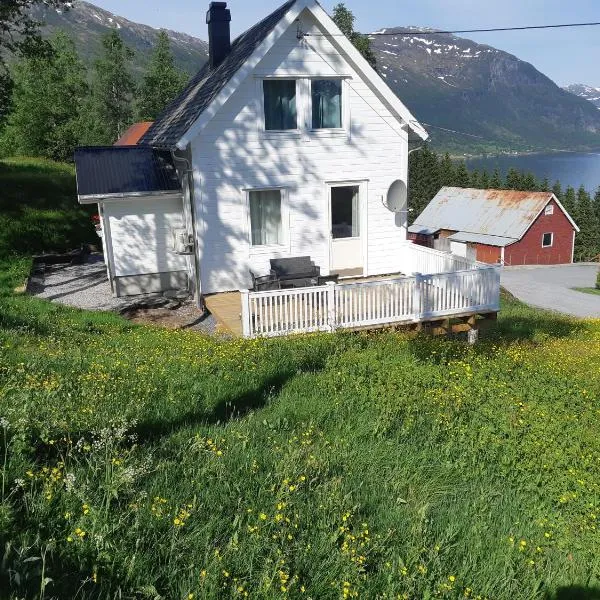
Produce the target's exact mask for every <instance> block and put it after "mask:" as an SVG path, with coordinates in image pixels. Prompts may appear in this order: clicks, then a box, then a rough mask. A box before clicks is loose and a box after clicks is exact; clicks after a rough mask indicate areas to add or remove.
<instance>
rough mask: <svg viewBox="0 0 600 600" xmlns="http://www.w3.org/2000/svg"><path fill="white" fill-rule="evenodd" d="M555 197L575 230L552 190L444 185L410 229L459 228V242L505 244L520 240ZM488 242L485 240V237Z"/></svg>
mask: <svg viewBox="0 0 600 600" xmlns="http://www.w3.org/2000/svg"><path fill="white" fill-rule="evenodd" d="M551 200H554V202H556V204H557V206H558V207H559V208H560V209H561V210H562V211H563V213H564V214H565V215H566V217H567V218H568V219H569V221H570V222H571V224H572V225H573V227H574V229H575V230H576V231H579V229H578V227H577V225H576V224H575V222H574V221H573V219H572V218H571V217H570V216H569V214H568V213H567V212H566V211H565V209H564V208H563V206H562V205H561V203H560V202H559V201H558V199H557V198H556V196H555V195H554V194H553V193H552V192H520V191H514V190H478V189H472V188H457V187H443V188H442V189H441V190H440V191H439V192H438V193H437V194H436V196H435V198H433V200H432V201H431V202H430V203H429V204H428V205H427V206H426V207H425V210H424V211H423V212H422V213H421V214H420V215H419V216H418V217H417V218H416V219H415V222H414V223H413V224H412V225H411V226H410V227H409V228H408V230H409V232H410V233H426V232H432V231H433V232H435V231H439V230H440V229H446V230H449V231H456V232H458V233H456V234H454V235H453V236H452V238H453V239H454V240H456V241H473V242H475V241H480V243H484V244H490V245H493V246H506V245H508V244H512V243H514V242H516V241H518V240H520V239H521V238H522V237H523V236H524V235H525V233H526V232H527V230H528V229H529V227H530V226H531V224H532V223H533V221H535V219H536V218H537V217H538V216H539V215H540V213H541V212H542V210H544V208H545V206H546V205H547V204H548V203H549V202H550V201H551ZM484 239H485V240H486V241H482V240H484Z"/></svg>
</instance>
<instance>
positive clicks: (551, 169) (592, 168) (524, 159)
mask: <svg viewBox="0 0 600 600" xmlns="http://www.w3.org/2000/svg"><path fill="white" fill-rule="evenodd" d="M466 162H467V167H468V168H469V169H478V170H480V171H482V170H483V169H486V170H487V171H488V173H490V174H491V173H493V171H494V169H496V168H497V169H498V170H499V171H500V172H501V173H502V174H503V175H506V172H507V171H508V170H509V169H511V168H513V169H517V170H519V171H527V172H532V173H533V174H534V175H535V176H536V177H537V178H538V179H539V180H540V181H541V180H543V179H544V178H548V181H549V182H550V185H552V184H553V183H554V182H555V181H556V180H558V181H560V183H561V184H562V186H563V189H564V188H565V187H566V186H568V185H572V186H573V187H574V188H578V187H579V186H580V185H583V186H584V187H585V188H586V189H587V190H588V191H589V192H595V191H596V190H597V189H598V187H599V186H600V151H598V152H552V153H548V154H524V155H500V156H487V157H479V158H471V159H468V160H467V161H466Z"/></svg>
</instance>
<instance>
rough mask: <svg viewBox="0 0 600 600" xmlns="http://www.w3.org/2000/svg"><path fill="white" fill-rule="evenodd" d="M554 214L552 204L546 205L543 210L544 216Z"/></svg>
mask: <svg viewBox="0 0 600 600" xmlns="http://www.w3.org/2000/svg"><path fill="white" fill-rule="evenodd" d="M553 214H554V204H548V205H546V208H545V209H544V216H546V217H549V216H550V215H553Z"/></svg>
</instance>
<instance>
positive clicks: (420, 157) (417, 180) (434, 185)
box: [408, 145, 442, 223]
mask: <svg viewBox="0 0 600 600" xmlns="http://www.w3.org/2000/svg"><path fill="white" fill-rule="evenodd" d="M408 168H409V177H408V206H409V208H410V210H411V212H410V213H409V218H408V220H409V222H410V223H412V222H413V221H414V220H415V219H416V218H417V217H418V216H419V215H420V214H421V212H422V211H423V209H424V208H425V207H426V206H427V205H428V204H429V202H430V201H431V199H432V198H433V197H434V196H435V195H436V194H437V193H438V192H439V191H440V188H441V187H442V186H441V185H440V176H439V163H438V156H437V154H436V153H435V152H433V151H431V150H430V149H429V147H428V146H427V145H425V146H423V148H421V149H420V150H418V151H417V152H413V153H411V154H410V156H409V161H408Z"/></svg>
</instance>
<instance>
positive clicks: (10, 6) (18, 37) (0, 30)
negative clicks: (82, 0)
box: [0, 0, 68, 127]
mask: <svg viewBox="0 0 600 600" xmlns="http://www.w3.org/2000/svg"><path fill="white" fill-rule="evenodd" d="M42 3H43V4H46V5H48V6H52V7H55V8H57V7H59V6H62V7H63V8H65V7H64V5H68V2H67V0H2V1H1V2H0V127H2V126H3V124H4V122H5V121H6V117H7V116H8V110H9V106H10V98H11V91H12V90H11V88H12V78H11V74H10V72H9V70H8V67H7V64H6V61H5V58H6V56H7V55H9V54H13V55H15V56H18V57H21V58H25V57H32V56H35V55H40V54H44V53H46V52H48V51H49V46H48V44H47V43H44V42H43V41H42V39H41V38H40V36H39V31H38V28H39V23H37V22H36V21H35V20H34V19H32V18H31V16H30V15H31V7H32V5H34V4H42Z"/></svg>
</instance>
